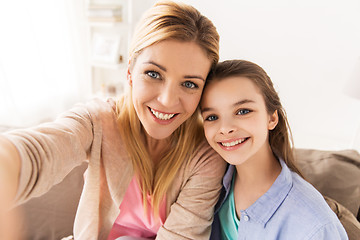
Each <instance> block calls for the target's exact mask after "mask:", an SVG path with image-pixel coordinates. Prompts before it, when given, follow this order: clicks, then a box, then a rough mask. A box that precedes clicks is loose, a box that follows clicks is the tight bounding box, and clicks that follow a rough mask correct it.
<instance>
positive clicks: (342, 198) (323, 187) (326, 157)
mask: <svg viewBox="0 0 360 240" xmlns="http://www.w3.org/2000/svg"><path fill="white" fill-rule="evenodd" d="M295 158H296V161H297V164H298V167H299V168H300V170H301V171H302V173H303V174H304V176H305V178H306V179H307V180H308V181H309V182H310V183H311V184H313V185H314V187H315V188H316V189H317V190H318V191H319V192H321V194H323V195H324V196H328V197H330V198H332V199H334V200H336V201H337V202H339V203H340V204H342V205H343V206H345V207H346V208H347V209H349V210H350V212H351V213H352V214H353V215H354V216H357V215H358V212H359V207H360V154H359V153H358V152H356V151H355V150H343V151H320V150H314V149H295Z"/></svg>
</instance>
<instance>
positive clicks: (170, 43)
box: [0, 1, 225, 240]
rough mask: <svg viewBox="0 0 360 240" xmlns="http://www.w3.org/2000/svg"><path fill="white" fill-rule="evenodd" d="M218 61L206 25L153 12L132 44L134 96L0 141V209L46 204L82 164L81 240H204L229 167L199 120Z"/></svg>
mask: <svg viewBox="0 0 360 240" xmlns="http://www.w3.org/2000/svg"><path fill="white" fill-rule="evenodd" d="M218 53H219V35H218V33H217V31H216V29H215V27H214V25H213V24H212V23H211V21H210V20H209V19H207V18H206V17H204V16H203V15H201V14H200V13H199V12H198V11H197V10H196V9H195V8H193V7H191V6H189V5H185V4H181V3H174V2H170V1H163V2H158V3H156V4H155V5H154V7H153V8H151V9H150V10H149V11H148V12H147V13H146V14H145V15H144V17H143V19H142V20H141V21H140V25H139V26H138V28H137V30H136V33H135V35H134V37H133V44H132V48H131V49H130V63H129V68H128V75H127V79H128V83H129V86H130V87H129V91H128V92H127V93H126V95H125V96H123V97H121V98H120V100H118V101H117V103H116V104H115V103H114V102H113V101H109V102H102V101H93V102H90V103H88V104H85V105H79V106H77V107H75V108H74V109H72V110H71V111H69V112H67V113H65V114H63V115H62V116H60V117H59V118H58V119H57V120H56V121H54V122H52V123H47V124H43V125H40V126H38V127H35V128H32V129H25V130H17V131H13V132H9V133H6V134H4V135H3V136H0V201H3V204H2V205H1V204H0V206H4V204H5V205H6V204H9V201H14V202H15V203H16V204H19V203H21V202H23V201H26V200H28V199H29V198H31V197H35V196H39V195H41V194H42V193H44V192H46V191H47V190H49V189H50V187H51V186H53V185H54V184H56V183H58V182H60V181H61V179H63V178H64V177H65V175H66V174H67V173H69V172H70V171H71V169H73V168H75V167H76V166H77V165H80V164H81V162H82V161H84V160H86V161H88V169H87V174H86V178H85V184H84V187H83V192H82V195H81V199H80V202H79V207H78V211H77V214H76V219H75V224H74V237H75V239H86V240H88V239H116V238H119V237H123V236H132V237H145V238H149V239H154V238H156V239H208V238H209V236H210V229H211V222H212V217H213V213H214V212H213V210H214V206H215V204H216V202H217V199H218V195H219V193H220V190H221V178H222V176H223V174H224V171H225V164H224V163H223V161H222V160H221V158H220V157H219V156H218V155H217V154H216V153H215V152H214V151H213V150H212V149H211V147H210V146H209V145H208V144H207V143H206V140H205V137H204V135H203V129H202V125H201V121H200V116H199V114H198V112H197V111H195V110H196V109H197V106H198V103H199V101H200V97H201V94H202V90H203V87H204V85H205V80H206V77H207V75H208V73H209V71H210V69H211V68H212V67H213V66H214V65H215V64H216V63H217V61H218V58H219V55H218ZM5 196H6V197H7V198H5ZM9 199H10V200H9ZM204 199H206V201H204ZM0 210H2V209H0ZM2 213H3V212H1V211H0V218H1V217H3V214H2ZM0 220H1V219H0ZM0 222H1V221H0Z"/></svg>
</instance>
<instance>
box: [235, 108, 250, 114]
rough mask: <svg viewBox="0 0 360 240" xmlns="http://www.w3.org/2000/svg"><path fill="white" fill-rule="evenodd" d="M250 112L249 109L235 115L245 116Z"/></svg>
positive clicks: (241, 110)
mask: <svg viewBox="0 0 360 240" xmlns="http://www.w3.org/2000/svg"><path fill="white" fill-rule="evenodd" d="M250 112H251V111H250V110H249V109H240V110H239V111H238V112H237V113H236V115H246V114H248V113H250Z"/></svg>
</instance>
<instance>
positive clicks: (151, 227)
mask: <svg viewBox="0 0 360 240" xmlns="http://www.w3.org/2000/svg"><path fill="white" fill-rule="evenodd" d="M146 204H147V210H146V212H145V211H144V206H143V199H142V192H141V190H140V187H139V184H138V182H137V179H136V177H135V176H134V177H133V178H132V180H131V182H130V185H129V187H128V188H127V190H126V193H125V196H124V199H123V201H122V202H121V204H120V214H119V216H118V217H117V218H116V220H115V222H114V225H113V227H112V229H111V231H110V234H109V237H108V240H113V239H116V238H118V237H121V236H132V237H144V238H153V239H155V237H156V234H157V232H158V231H159V228H160V226H162V225H163V224H164V222H165V218H166V201H165V197H164V199H163V200H162V202H161V204H160V217H158V218H155V216H154V213H153V211H152V206H151V196H150V195H148V196H147V203H146ZM145 213H146V214H145Z"/></svg>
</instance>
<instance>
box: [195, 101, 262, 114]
mask: <svg viewBox="0 0 360 240" xmlns="http://www.w3.org/2000/svg"><path fill="white" fill-rule="evenodd" d="M254 102H255V101H254V100H250V99H243V100H240V101H238V102H236V103H234V104H233V106H234V107H236V106H239V105H243V104H245V103H254ZM212 110H213V108H211V107H207V108H200V111H201V113H204V112H209V111H212Z"/></svg>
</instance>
